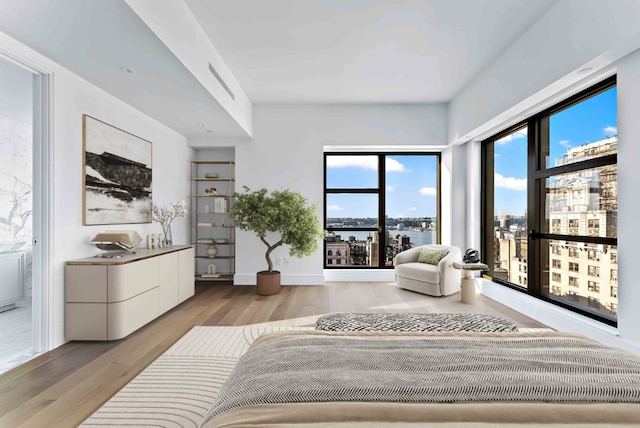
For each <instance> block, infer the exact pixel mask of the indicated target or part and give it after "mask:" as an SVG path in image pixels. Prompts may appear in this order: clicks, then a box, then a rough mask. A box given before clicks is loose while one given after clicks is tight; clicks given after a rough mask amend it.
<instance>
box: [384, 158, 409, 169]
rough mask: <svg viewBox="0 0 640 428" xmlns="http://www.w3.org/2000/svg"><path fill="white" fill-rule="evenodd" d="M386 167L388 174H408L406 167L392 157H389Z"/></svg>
mask: <svg viewBox="0 0 640 428" xmlns="http://www.w3.org/2000/svg"><path fill="white" fill-rule="evenodd" d="M386 167H387V172H408V170H407V169H405V167H404V165H402V164H401V163H400V162H398V161H397V160H395V159H393V158H390V157H387V161H386Z"/></svg>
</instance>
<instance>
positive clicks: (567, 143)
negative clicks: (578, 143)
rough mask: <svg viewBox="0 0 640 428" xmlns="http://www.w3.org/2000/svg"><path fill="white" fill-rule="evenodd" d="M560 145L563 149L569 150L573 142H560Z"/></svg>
mask: <svg viewBox="0 0 640 428" xmlns="http://www.w3.org/2000/svg"><path fill="white" fill-rule="evenodd" d="M558 144H560V145H561V146H563V147H566V148H567V149H568V148H569V147H571V142H570V141H569V140H560V141H558Z"/></svg>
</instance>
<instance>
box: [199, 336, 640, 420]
mask: <svg viewBox="0 0 640 428" xmlns="http://www.w3.org/2000/svg"><path fill="white" fill-rule="evenodd" d="M391 423H396V424H400V425H402V426H424V424H429V425H430V426H434V425H437V426H460V425H466V424H469V425H472V426H478V427H479V426H511V425H517V424H525V423H528V424H549V425H553V424H570V425H575V424H583V423H589V424H591V425H590V426H612V425H622V424H628V425H630V426H637V425H640V358H638V357H636V356H634V355H632V354H630V353H628V352H626V351H622V350H619V349H616V348H611V347H608V346H605V345H602V344H600V343H598V342H596V341H593V340H590V339H588V338H585V337H583V336H579V335H574V334H567V333H558V332H538V333H513V332H510V333H477V332H435V333H434V332H429V333H407V332H326V331H312V330H310V331H295V332H278V333H271V334H267V335H264V336H261V337H259V338H258V339H257V340H256V341H255V342H254V343H253V344H252V345H251V347H250V349H249V351H248V352H247V353H246V354H245V355H243V356H242V358H241V359H240V361H239V363H238V365H237V366H236V368H235V369H234V371H233V372H232V374H231V376H230V377H229V378H228V380H227V381H226V383H225V385H224V386H223V387H222V390H221V391H220V394H219V396H218V399H217V400H216V401H215V402H214V403H213V405H212V407H211V409H210V410H209V412H208V414H207V417H206V418H205V420H204V422H203V423H202V425H201V426H204V427H207V428H209V427H218V428H220V427H225V428H231V427H247V426H274V427H285V426H286V427H295V426H300V427H302V426H314V427H322V426H344V427H357V426H363V427H364V426H367V427H372V426H389V424H391Z"/></svg>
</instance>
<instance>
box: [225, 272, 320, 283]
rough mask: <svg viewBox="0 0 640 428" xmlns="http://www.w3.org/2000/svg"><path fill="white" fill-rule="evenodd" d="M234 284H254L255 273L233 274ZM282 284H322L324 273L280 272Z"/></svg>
mask: <svg viewBox="0 0 640 428" xmlns="http://www.w3.org/2000/svg"><path fill="white" fill-rule="evenodd" d="M233 283H234V284H235V285H256V274H255V273H252V274H238V273H237V274H235V275H234V277H233ZM280 283H281V284H282V285H324V275H296V274H285V273H280Z"/></svg>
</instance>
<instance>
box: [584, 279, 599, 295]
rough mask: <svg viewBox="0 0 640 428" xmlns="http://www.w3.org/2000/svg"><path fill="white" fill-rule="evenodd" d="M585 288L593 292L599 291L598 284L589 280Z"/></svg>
mask: <svg viewBox="0 0 640 428" xmlns="http://www.w3.org/2000/svg"><path fill="white" fill-rule="evenodd" d="M587 289H588V290H589V291H592V292H594V293H599V292H600V284H598V283H597V282H595V281H589V282H587Z"/></svg>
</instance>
